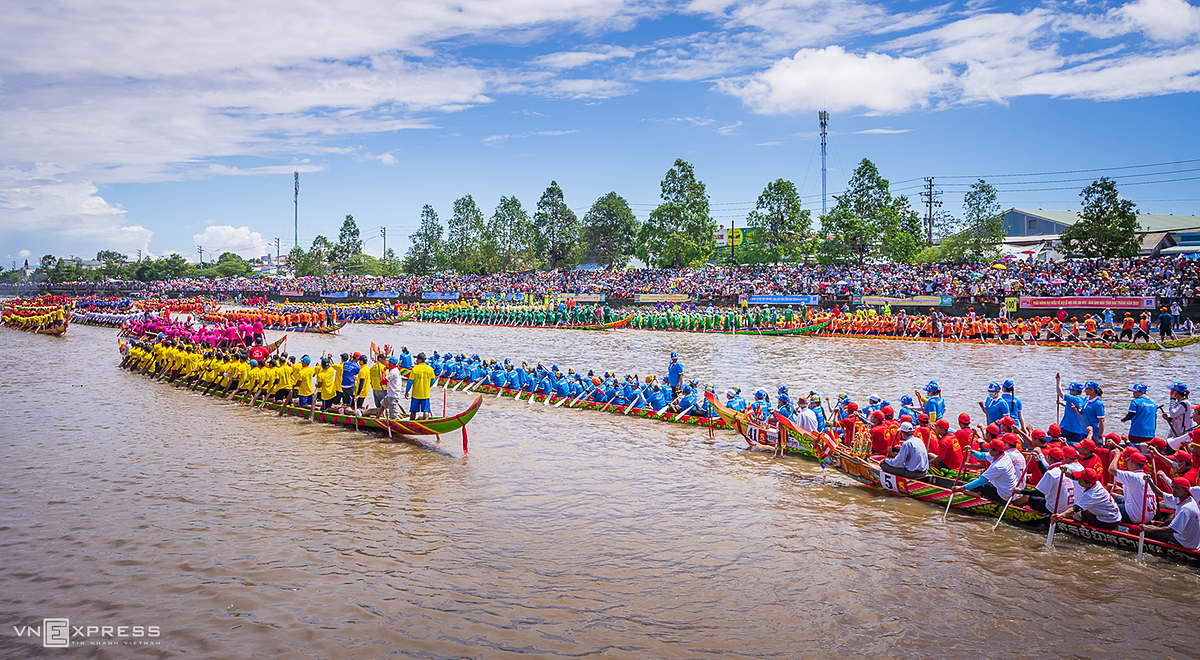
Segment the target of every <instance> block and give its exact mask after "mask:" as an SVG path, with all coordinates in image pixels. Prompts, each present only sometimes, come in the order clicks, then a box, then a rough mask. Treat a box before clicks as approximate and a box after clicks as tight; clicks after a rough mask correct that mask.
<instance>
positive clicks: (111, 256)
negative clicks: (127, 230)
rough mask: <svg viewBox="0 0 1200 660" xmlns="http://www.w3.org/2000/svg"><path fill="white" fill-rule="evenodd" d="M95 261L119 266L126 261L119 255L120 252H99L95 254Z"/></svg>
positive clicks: (123, 256)
mask: <svg viewBox="0 0 1200 660" xmlns="http://www.w3.org/2000/svg"><path fill="white" fill-rule="evenodd" d="M96 261H99V262H100V263H104V262H106V261H113V262H116V263H118V264H120V263H124V262H125V261H126V259H125V255H123V254H121V253H120V252H116V251H113V250H100V251H99V252H97V253H96Z"/></svg>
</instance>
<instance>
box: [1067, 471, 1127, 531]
mask: <svg viewBox="0 0 1200 660" xmlns="http://www.w3.org/2000/svg"><path fill="white" fill-rule="evenodd" d="M1071 478H1072V479H1074V480H1075V484H1073V487H1074V489H1075V503H1074V505H1073V506H1072V507H1071V508H1072V509H1073V510H1074V513H1073V517H1074V519H1075V520H1078V521H1079V522H1082V523H1084V524H1086V525H1091V526H1092V527H1099V528H1100V529H1110V530H1111V529H1116V528H1117V524H1118V523H1120V522H1121V510H1120V509H1119V508H1118V507H1117V503H1116V501H1115V500H1113V497H1112V495H1111V494H1109V492H1108V490H1107V489H1106V488H1105V487H1104V484H1102V483H1100V475H1099V474H1098V473H1097V472H1096V471H1095V470H1093V469H1091V468H1084V469H1083V470H1076V471H1075V472H1072V473H1071ZM1068 515H1072V514H1071V513H1070V512H1067V511H1064V512H1063V513H1056V514H1054V515H1053V516H1051V517H1050V522H1051V523H1057V522H1060V521H1062V520H1064V519H1066V517H1067V516H1068Z"/></svg>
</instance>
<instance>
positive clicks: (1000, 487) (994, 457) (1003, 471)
mask: <svg viewBox="0 0 1200 660" xmlns="http://www.w3.org/2000/svg"><path fill="white" fill-rule="evenodd" d="M987 448H988V458H990V459H991V464H990V465H988V468H987V469H986V470H984V471H983V474H981V475H979V477H978V478H976V479H975V480H974V481H972V482H971V483H969V484H964V485H962V486H955V487H954V488H953V491H952V492H955V493H961V492H964V491H968V490H973V491H976V492H978V493H979V494H980V495H982V496H983V497H986V498H987V499H989V500H991V501H993V502H996V503H998V504H1004V503H1006V502H1008V499H1009V498H1010V497H1012V493H1013V489H1014V488H1016V486H1017V473H1016V470H1015V466H1014V465H1013V462H1012V458H1011V457H1010V456H1009V455H1008V454H1007V453H1006V452H1007V451H1008V447H1006V446H1005V445H1004V443H1003V442H1001V441H1000V440H999V439H995V440H992V441H991V442H989V443H988V445H987Z"/></svg>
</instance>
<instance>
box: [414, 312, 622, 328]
mask: <svg viewBox="0 0 1200 660" xmlns="http://www.w3.org/2000/svg"><path fill="white" fill-rule="evenodd" d="M633 317H634V314H630V315H629V316H626V317H625V318H623V319H617V320H616V321H609V322H607V323H584V324H579V325H548V324H543V325H510V324H507V323H477V322H474V321H437V320H433V319H422V320H424V321H425V322H426V323H445V324H448V325H485V326H491V327H497V328H546V329H549V330H615V329H617V328H623V327H625V326H626V325H627V324H628V323H629V321H631V320H632V319H633Z"/></svg>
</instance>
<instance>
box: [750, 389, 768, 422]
mask: <svg viewBox="0 0 1200 660" xmlns="http://www.w3.org/2000/svg"><path fill="white" fill-rule="evenodd" d="M770 414H771V400H770V399H769V398H767V393H766V392H764V391H763V390H758V391H757V392H755V393H754V402H753V403H751V404H750V418H751V419H753V420H755V421H757V422H760V423H761V422H765V421H766V419H767V415H770Z"/></svg>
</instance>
